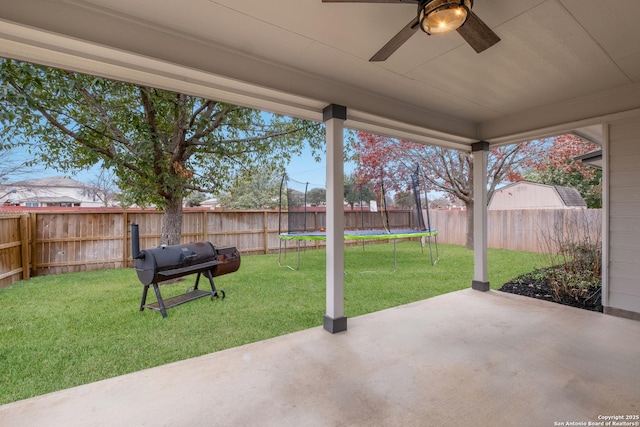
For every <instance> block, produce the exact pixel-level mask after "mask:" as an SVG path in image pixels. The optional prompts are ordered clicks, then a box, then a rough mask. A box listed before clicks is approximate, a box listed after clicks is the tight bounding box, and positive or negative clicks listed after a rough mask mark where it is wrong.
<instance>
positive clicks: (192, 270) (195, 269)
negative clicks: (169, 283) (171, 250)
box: [158, 260, 223, 280]
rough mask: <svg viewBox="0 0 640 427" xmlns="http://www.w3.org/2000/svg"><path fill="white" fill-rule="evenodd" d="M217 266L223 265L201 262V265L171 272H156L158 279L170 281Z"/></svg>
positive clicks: (216, 261) (220, 262)
mask: <svg viewBox="0 0 640 427" xmlns="http://www.w3.org/2000/svg"><path fill="white" fill-rule="evenodd" d="M219 264H223V262H222V261H218V260H214V261H208V262H203V263H202V264H197V265H195V266H189V267H181V268H173V269H171V270H163V271H158V277H165V278H167V279H170V278H172V277H175V276H186V275H187V274H191V273H198V272H200V271H205V270H209V269H210V268H212V267H214V266H216V265H219ZM165 280H166V279H165Z"/></svg>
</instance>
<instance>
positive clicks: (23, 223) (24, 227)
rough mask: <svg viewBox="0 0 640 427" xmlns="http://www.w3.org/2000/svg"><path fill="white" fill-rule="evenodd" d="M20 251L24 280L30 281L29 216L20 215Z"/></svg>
mask: <svg viewBox="0 0 640 427" xmlns="http://www.w3.org/2000/svg"><path fill="white" fill-rule="evenodd" d="M20 245H21V247H20V250H21V255H22V280H29V278H30V277H31V274H30V273H31V270H29V268H30V267H29V216H28V215H20Z"/></svg>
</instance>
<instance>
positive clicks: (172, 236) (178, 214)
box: [160, 199, 182, 245]
mask: <svg viewBox="0 0 640 427" xmlns="http://www.w3.org/2000/svg"><path fill="white" fill-rule="evenodd" d="M181 233H182V200H181V199H172V200H169V203H168V204H167V206H166V207H165V208H164V214H163V215H162V226H161V235H160V244H161V245H178V244H180V235H181Z"/></svg>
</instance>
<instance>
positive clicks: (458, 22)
mask: <svg viewBox="0 0 640 427" xmlns="http://www.w3.org/2000/svg"><path fill="white" fill-rule="evenodd" d="M471 6H472V2H471V0H432V1H429V2H426V3H424V2H421V3H420V6H419V8H420V9H419V12H418V14H419V21H420V28H421V29H422V31H424V32H425V33H427V34H444V33H448V32H450V31H454V30H456V29H458V28H459V27H460V26H462V25H463V24H464V23H465V22H466V20H467V17H468V16H469V10H471Z"/></svg>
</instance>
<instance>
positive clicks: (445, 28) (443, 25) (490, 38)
mask: <svg viewBox="0 0 640 427" xmlns="http://www.w3.org/2000/svg"><path fill="white" fill-rule="evenodd" d="M322 2H323V3H412V4H417V5H418V13H417V16H416V17H415V18H413V19H412V20H411V21H410V22H409V23H408V24H407V25H406V26H405V27H404V28H403V29H402V30H400V32H399V33H398V34H396V35H395V36H394V37H393V38H392V39H391V40H389V42H388V43H387V44H386V45H384V46H383V47H382V49H380V50H379V51H378V52H377V53H376V54H375V55H373V56H372V57H371V59H369V61H372V62H376V61H384V60H386V59H387V58H389V57H390V56H391V55H392V54H393V53H394V52H395V51H396V50H398V48H399V47H400V46H402V45H403V44H404V43H405V42H406V41H407V40H409V38H410V37H411V36H412V35H413V34H414V33H415V32H416V31H417V30H418V28H420V29H421V30H422V31H424V32H425V33H427V34H443V33H447V32H449V31H453V30H456V31H458V34H460V35H461V36H462V38H463V39H464V40H465V41H466V42H467V43H468V44H469V45H470V46H471V47H472V48H473V49H474V50H475V51H476V52H478V53H480V52H482V51H483V50H485V49H488V48H490V47H491V46H493V45H494V44H496V43H498V42H499V41H500V37H498V36H497V35H496V33H494V32H493V31H492V30H491V28H489V27H488V26H487V24H485V23H484V22H482V20H481V19H480V18H478V16H477V15H476V14H475V13H473V11H471V8H472V7H473V0H322Z"/></svg>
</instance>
